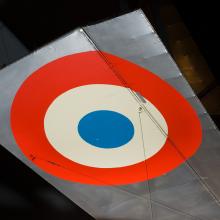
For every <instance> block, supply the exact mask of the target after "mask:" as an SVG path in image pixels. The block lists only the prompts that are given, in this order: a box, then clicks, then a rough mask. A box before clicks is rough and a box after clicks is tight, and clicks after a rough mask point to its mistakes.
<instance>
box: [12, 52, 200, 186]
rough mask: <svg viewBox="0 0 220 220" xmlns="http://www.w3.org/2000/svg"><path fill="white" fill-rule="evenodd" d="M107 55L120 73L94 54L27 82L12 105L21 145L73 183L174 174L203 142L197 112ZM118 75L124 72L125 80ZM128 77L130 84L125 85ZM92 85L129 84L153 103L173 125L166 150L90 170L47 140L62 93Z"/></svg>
mask: <svg viewBox="0 0 220 220" xmlns="http://www.w3.org/2000/svg"><path fill="white" fill-rule="evenodd" d="M103 54H104V55H105V56H106V58H107V59H108V60H109V62H110V63H112V64H113V66H114V71H115V72H114V71H112V70H111V68H109V66H108V65H106V63H105V62H104V61H103V59H102V58H101V57H100V54H99V53H98V52H95V51H90V52H84V53H78V54H73V55H69V56H65V57H62V58H59V59H57V60H55V61H52V62H50V63H48V64H46V65H44V66H43V67H41V68H40V69H38V70H37V71H35V72H34V73H33V74H31V75H30V76H29V77H28V78H27V79H26V80H25V81H24V82H23V84H22V85H21V87H20V88H19V90H18V92H17V94H16V95H15V98H14V101H13V103H12V107H11V128H12V132H13V134H14V137H15V140H16V142H17V144H18V146H19V147H20V148H21V150H22V152H23V153H24V154H25V155H26V156H27V157H28V158H29V159H31V160H32V161H33V163H34V164H36V165H37V166H38V167H40V168H41V169H42V170H44V171H45V172H47V173H50V174H52V175H54V176H56V177H59V178H62V179H65V180H69V181H73V182H80V183H86V184H95V185H120V184H130V183H135V182H140V181H144V180H147V179H151V178H155V177H158V176H161V175H162V174H164V173H167V172H169V171H171V170H173V169H174V168H176V167H177V166H179V165H180V164H182V163H183V162H184V161H185V160H186V159H188V158H189V157H191V156H192V155H193V154H194V153H195V152H196V150H197V149H198V147H199V146H200V144H201V139H202V131H201V125H200V121H199V119H198V117H197V115H196V113H195V111H194V110H193V108H192V107H191V106H190V104H189V103H188V102H187V101H186V100H185V99H184V98H183V97H182V96H181V95H180V94H179V93H178V92H177V91H176V90H175V89H173V88H172V87H171V86H170V85H168V84H167V83H166V82H165V81H163V80H161V79H160V78H159V77H157V76H156V75H155V74H153V73H151V72H150V71H148V70H146V69H143V68H141V67H140V66H137V65H135V64H133V63H131V62H129V61H126V60H123V59H121V58H119V57H117V56H114V55H111V54H108V53H105V52H103ZM116 72H117V73H120V77H121V79H120V80H119V79H118V77H119V75H118V76H116V75H117V73H116ZM115 73H116V74H115ZM122 79H123V80H125V81H126V83H125V84H123V83H121V82H122ZM88 84H112V85H119V86H129V87H130V88H131V89H132V90H134V91H138V92H140V93H141V94H142V95H143V96H144V97H145V98H146V99H147V100H149V101H150V102H151V103H153V104H154V105H155V106H156V107H157V109H158V110H159V111H160V112H161V113H162V115H163V116H164V118H165V120H166V122H167V124H168V130H169V138H168V139H167V141H166V143H165V145H164V146H163V148H162V149H161V150H160V151H159V152H158V153H157V154H155V155H154V156H153V157H151V158H149V159H148V160H146V161H143V162H140V163H137V164H134V165H131V166H126V167H120V168H94V167H89V166H84V165H81V164H78V163H75V162H73V161H71V160H69V159H67V158H65V157H64V156H62V155H61V154H60V153H58V152H57V151H56V150H55V149H54V148H53V147H52V146H51V145H50V143H49V142H48V140H47V138H46V136H45V132H44V123H43V120H44V116H45V113H46V110H47V109H48V107H49V105H50V104H51V103H52V101H53V100H54V99H55V98H56V97H57V96H59V95H60V94H62V93H64V92H66V91H67V90H69V89H72V88H75V87H78V86H83V85H88ZM76 104H77V105H78V104H79V103H76ZM170 140H172V141H170ZM146 167H147V172H146Z"/></svg>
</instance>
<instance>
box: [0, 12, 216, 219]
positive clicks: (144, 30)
mask: <svg viewBox="0 0 220 220" xmlns="http://www.w3.org/2000/svg"><path fill="white" fill-rule="evenodd" d="M96 49H99V50H101V51H106V52H109V53H112V54H115V55H117V56H120V57H122V58H124V59H127V60H130V61H131V62H133V63H136V64H138V65H141V66H143V67H145V68H147V69H149V70H151V71H152V72H154V73H155V74H157V75H158V76H160V77H161V78H162V79H164V80H166V81H167V82H168V83H169V84H170V85H172V86H173V87H175V88H176V89H177V90H178V91H179V92H180V93H182V95H183V96H184V97H185V98H186V99H187V100H188V101H189V102H190V103H191V104H192V106H193V107H194V108H195V110H196V111H197V113H198V115H199V118H200V120H201V122H202V128H203V142H202V146H201V147H200V149H199V151H198V152H197V153H196V155H195V156H193V157H192V158H191V159H190V160H188V161H187V162H186V163H184V164H182V165H181V166H180V167H178V168H177V169H175V170H173V171H172V172H170V173H167V174H165V175H163V176H161V177H159V178H156V179H153V180H150V181H146V182H142V183H138V184H130V185H124V186H117V187H115V186H112V187H111V186H108V187H107V186H105V187H103V186H102V187H100V186H90V185H84V184H79V183H72V182H68V181H63V180H61V179H58V178H56V177H54V176H51V175H49V174H46V173H45V172H43V171H42V170H40V169H39V168H37V167H36V166H35V165H34V164H33V163H31V162H30V161H29V160H28V159H26V157H25V156H24V155H23V154H22V153H21V151H20V149H19V148H18V146H17V145H16V143H15V141H14V138H13V136H12V132H11V128H10V118H9V115H10V106H11V103H12V100H13V98H14V95H15V94H16V91H17V89H18V88H19V86H20V85H21V84H22V82H23V81H24V80H25V79H26V78H27V77H28V76H29V75H30V74H31V73H32V72H33V71H34V70H36V69H38V68H39V67H41V66H42V65H44V64H46V63H48V62H49V61H52V60H54V59H57V58H59V57H62V56H64V55H68V54H73V53H77V52H83V51H90V50H96ZM39 89H40V88H39ZM0 103H1V107H0V124H1V129H0V144H2V145H3V146H4V147H5V148H6V149H8V150H9V151H10V152H11V153H12V154H14V155H15V156H16V157H17V158H19V159H20V160H21V161H23V162H24V163H25V164H26V165H27V166H29V167H30V168H31V169H33V170H34V171H35V172H36V173H38V174H39V175H40V176H41V177H42V178H44V179H45V180H47V181H48V182H49V183H50V184H52V185H53V186H54V187H56V188H57V189H58V190H59V191H61V192H62V193H63V194H65V195H66V196H67V197H68V198H70V199H71V200H72V201H73V202H75V203H76V204H78V205H79V206H80V207H82V208H83V209H84V210H85V211H87V212H88V213H90V214H91V215H92V216H94V217H95V218H96V219H126V220H136V219H137V220H144V219H146V220H148V219H149V220H176V219H178V220H191V219H198V220H219V219H220V206H219V198H220V172H219V169H220V133H219V131H218V130H217V129H216V126H215V124H214V123H213V121H212V120H211V119H210V117H209V115H208V114H207V112H206V111H205V109H204V107H203V106H202V105H201V103H200V101H199V100H198V98H197V97H196V96H195V94H194V92H193V91H192V89H191V88H190V86H189V85H188V83H187V82H186V80H185V79H184V77H183V76H182V74H181V73H180V70H179V69H178V67H177V66H176V64H175V63H174V61H173V59H172V58H171V56H170V55H169V53H168V52H167V50H166V48H165V47H164V45H163V44H162V42H161V41H160V39H159V38H158V36H157V34H156V33H155V31H154V30H153V28H152V26H151V25H150V23H149V21H148V20H147V19H146V17H145V15H144V14H143V13H142V11H140V10H138V11H135V12H132V13H130V14H126V15H123V16H120V17H117V18H114V19H111V20H108V21H105V22H103V23H100V24H97V25H93V26H88V27H85V28H83V29H79V30H75V31H74V32H73V33H71V34H69V35H67V36H65V37H63V38H62V39H59V40H57V41H55V42H53V43H51V44H50V45H48V46H46V47H44V48H42V49H40V50H38V51H36V52H34V53H33V54H31V55H29V56H27V57H25V58H23V59H22V60H20V61H18V62H16V63H14V64H12V65H10V66H8V67H7V68H5V69H3V70H2V71H1V72H0Z"/></svg>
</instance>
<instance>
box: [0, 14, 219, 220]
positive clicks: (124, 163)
mask: <svg viewBox="0 0 220 220" xmlns="http://www.w3.org/2000/svg"><path fill="white" fill-rule="evenodd" d="M0 103H1V106H0V126H1V129H0V144H1V145H2V146H4V147H5V148H6V149H7V150H8V151H10V152H11V153H12V154H13V155H15V156H16V157H17V158H18V159H19V160H21V161H22V162H23V163H25V164H26V165H27V166H28V167H30V168H31V169H32V170H34V171H35V172H36V173H37V174H38V175H40V176H41V177H42V178H43V179H45V180H46V181H48V182H49V183H50V184H51V185H53V186H54V187H55V188H56V189H57V190H59V191H60V192H61V193H63V194H64V195H65V196H66V197H68V198H69V199H70V200H72V201H73V202H74V203H76V204H77V205H79V206H80V207H81V208H83V209H84V210H85V211H86V212H88V213H89V214H91V215H92V216H93V217H94V218H96V219H126V220H128V219H130V220H143V219H147V220H148V219H149V220H157V219H158V220H166V219H167V220H168V219H169V220H176V219H178V220H192V219H198V220H219V219H220V207H219V198H220V172H219V168H220V156H219V155H220V133H219V130H218V129H217V128H216V126H215V124H214V122H213V121H212V120H211V118H210V116H209V115H208V113H207V112H206V110H205V109H204V107H203V106H202V104H201V103H200V101H199V100H198V98H197V97H196V95H195V94H194V92H193V91H192V89H191V87H190V86H189V84H188V83H187V81H186V80H185V79H184V77H183V75H182V74H181V72H180V70H179V69H178V67H177V65H176V64H175V62H174V61H173V59H172V57H171V56H170V54H169V52H168V51H167V50H166V48H165V46H164V45H163V43H162V42H161V40H160V39H159V37H158V35H157V34H156V32H155V30H154V29H153V27H152V26H151V24H150V22H149V21H148V19H147V18H146V17H145V15H144V14H143V12H142V11H141V10H137V11H134V12H132V13H129V14H125V15H122V16H120V17H117V18H114V19H110V20H107V21H104V22H102V23H99V24H95V25H91V26H86V27H83V28H80V29H76V30H74V31H73V32H72V33H69V34H67V35H66V36H64V37H62V38H60V39H58V40H56V41H54V42H52V43H50V44H49V45H47V46H45V47H43V48H41V49H39V50H37V51H35V52H33V53H32V54H30V55H28V56H26V57H24V58H23V59H21V60H19V61H17V62H15V63H13V64H11V65H9V66H7V67H6V68H4V69H3V70H1V71H0ZM113 122H115V123H113ZM88 125H90V126H89V128H88ZM74 129H75V130H74Z"/></svg>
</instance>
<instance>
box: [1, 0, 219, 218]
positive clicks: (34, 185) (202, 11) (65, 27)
mask: <svg viewBox="0 0 220 220" xmlns="http://www.w3.org/2000/svg"><path fill="white" fill-rule="evenodd" d="M167 2H170V4H172V5H173V6H174V7H175V8H176V9H177V11H178V12H179V14H180V15H181V18H182V20H183V22H184V23H185V25H186V27H187V28H188V30H189V32H190V34H191V36H192V38H193V39H194V41H195V43H196V44H197V46H198V49H199V51H200V52H201V54H202V56H203V57H204V58H205V60H206V62H207V63H208V66H209V68H210V70H211V72H212V74H213V75H214V78H215V81H216V82H217V84H218V82H219V80H220V74H219V70H218V66H217V65H218V63H219V60H218V59H219V39H218V28H219V23H218V22H219V11H218V4H217V1H212V0H210V1H196V0H194V1H189V0H184V1H180V0H173V1H162V0H161V1H160V0H139V1H138V0H92V1H91V0H79V1H76V0H72V1H70V0H62V1H61V0H60V1H55V0H54V1H46V0H44V1H40V0H29V1H28V0H19V1H15V0H0V20H1V21H3V22H4V24H5V25H6V26H7V27H8V28H9V29H10V30H11V31H12V32H13V33H14V34H15V35H16V36H17V38H18V39H19V40H20V41H21V42H22V43H23V44H24V45H25V46H26V47H27V48H28V49H29V50H30V51H33V50H35V49H37V48H39V47H41V46H43V45H45V44H47V43H48V42H50V41H52V40H55V39H56V38H58V37H60V36H62V35H64V34H65V33H67V32H69V31H71V30H73V29H74V28H76V27H79V26H82V25H87V24H92V23H96V22H99V21H102V20H104V19H108V18H111V17H115V16H118V15H121V14H123V13H126V12H129V11H132V10H134V9H137V8H142V9H143V10H144V12H145V14H146V15H147V16H148V18H149V19H150V21H151V22H152V24H153V25H154V27H155V28H156V30H157V32H158V33H159V35H160V37H161V38H162V39H163V41H164V42H165V43H166V38H167V36H166V33H165V32H164V26H163V22H162V18H161V16H160V13H159V12H160V8H161V7H162V6H163V4H166V3H167ZM167 46H168V45H167ZM168 49H169V47H168ZM215 117H216V118H215ZM213 118H214V120H215V121H216V123H217V124H219V117H218V116H213ZM0 163H1V172H0V209H1V212H0V218H1V219H15V218H20V217H21V218H22V219H48V218H51V219H54V220H56V219H70V218H71V219H92V218H91V217H89V216H88V215H87V214H86V213H85V212H84V211H82V210H81V209H80V208H79V207H77V206H76V205H74V204H73V203H72V202H70V201H69V200H68V199H67V198H66V197H64V196H63V195H62V194H60V193H59V192H58V191H57V190H56V189H54V188H53V187H51V186H50V185H49V184H48V183H46V182H45V181H44V180H43V179H41V178H40V177H38V175H36V174H35V173H34V172H33V171H31V170H30V169H29V168H28V167H26V166H25V165H23V164H22V163H21V162H20V161H18V160H17V159H15V158H14V156H12V155H11V154H9V153H8V152H7V151H6V150H4V149H3V148H2V147H1V148H0ZM3 216H5V217H3Z"/></svg>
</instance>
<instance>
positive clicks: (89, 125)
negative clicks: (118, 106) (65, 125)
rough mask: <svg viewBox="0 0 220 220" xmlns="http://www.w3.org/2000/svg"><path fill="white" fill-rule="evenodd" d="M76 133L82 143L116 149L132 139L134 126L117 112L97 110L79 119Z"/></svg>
mask: <svg viewBox="0 0 220 220" xmlns="http://www.w3.org/2000/svg"><path fill="white" fill-rule="evenodd" d="M78 133H79V135H80V137H81V138H82V139H83V140H84V141H86V142H87V143H89V144H91V145H93V146H95V147H99V148H117V147H120V146H122V145H124V144H126V143H128V142H129V141H130V140H131V139H132V137H133V136H134V126H133V124H132V122H131V121H130V120H129V119H128V118H127V117H126V116H124V115H122V114H120V113H118V112H114V111H108V110H99V111H94V112H90V113H89V114H87V115H85V116H84V117H83V118H81V120H80V121H79V124H78Z"/></svg>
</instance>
